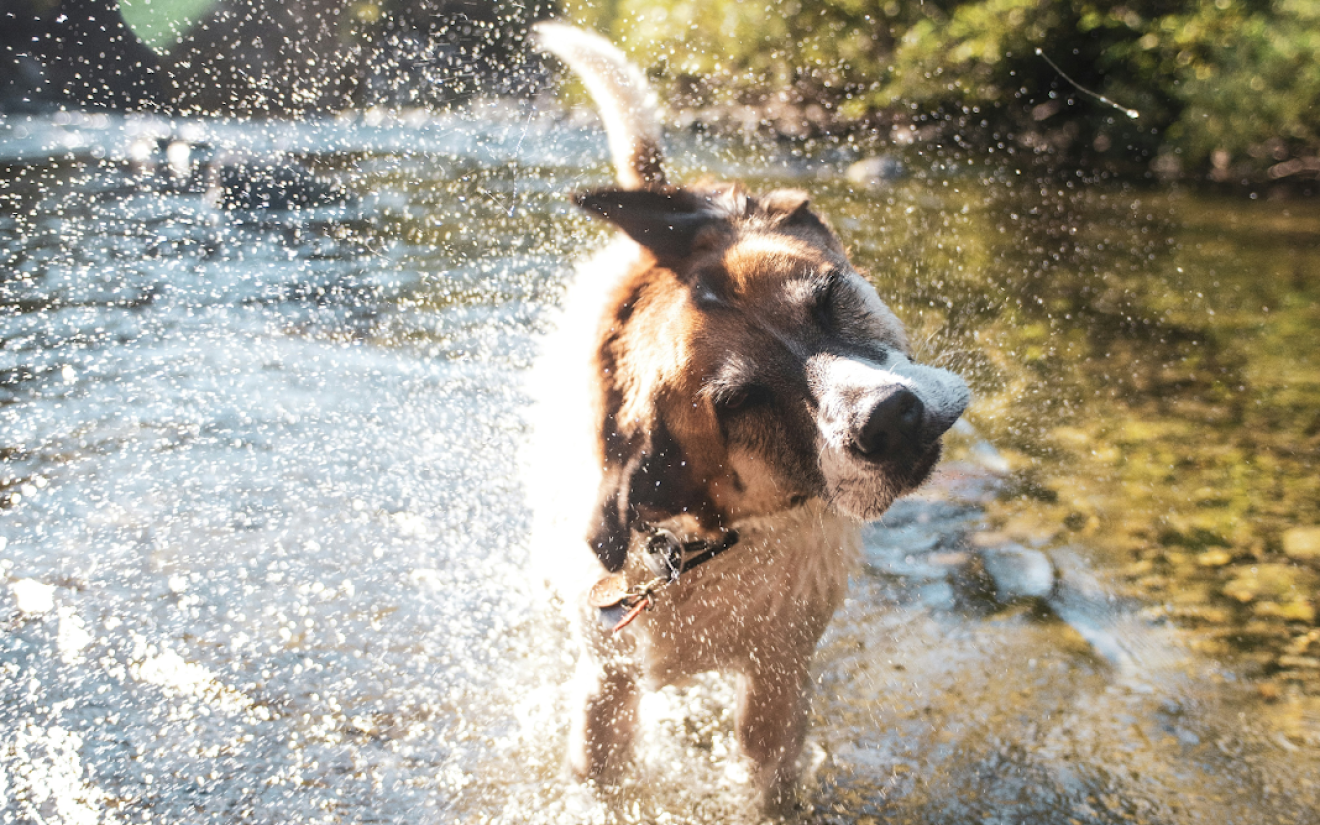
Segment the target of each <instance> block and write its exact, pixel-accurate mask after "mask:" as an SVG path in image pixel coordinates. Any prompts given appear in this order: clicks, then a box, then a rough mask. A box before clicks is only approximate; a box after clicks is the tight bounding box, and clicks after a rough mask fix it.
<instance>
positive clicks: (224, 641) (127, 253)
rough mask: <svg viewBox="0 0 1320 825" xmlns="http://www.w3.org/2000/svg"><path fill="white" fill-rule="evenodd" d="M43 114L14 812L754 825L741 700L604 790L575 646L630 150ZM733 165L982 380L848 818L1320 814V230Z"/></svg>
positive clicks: (768, 160) (4, 247)
mask: <svg viewBox="0 0 1320 825" xmlns="http://www.w3.org/2000/svg"><path fill="white" fill-rule="evenodd" d="M0 134H3V139H2V140H0V164H2V168H0V175H3V178H2V179H0V584H3V587H0V727H2V728H3V730H5V731H6V736H5V737H4V738H3V740H2V741H0V806H2V807H3V810H4V812H5V818H6V821H8V820H10V819H13V820H15V821H34V822H35V821H42V822H145V821H149V820H152V821H189V822H225V823H230V822H289V821H298V822H349V821H351V822H400V821H411V822H457V821H465V822H466V821H491V822H510V823H512V822H593V821H600V822H608V821H624V822H718V821H739V820H747V819H749V818H750V817H749V815H748V814H747V812H746V810H745V807H744V802H745V799H744V796H743V792H742V787H743V786H742V784H741V777H740V775H739V766H738V763H737V762H736V760H734V759H732V758H731V754H732V752H733V751H734V744H733V739H732V736H731V732H730V724H731V712H732V711H731V697H732V691H731V689H730V687H729V685H727V684H725V683H724V682H722V681H721V680H718V679H714V678H709V679H702V680H699V681H698V682H697V683H696V684H695V685H693V686H691V687H688V688H685V689H683V690H666V691H664V692H662V693H660V694H657V695H655V696H652V697H649V698H648V699H647V700H646V702H645V703H644V705H643V713H644V716H645V728H646V738H645V746H644V747H643V748H642V754H641V757H640V763H641V764H640V765H639V766H638V770H637V771H636V774H635V776H634V777H633V778H632V779H631V780H630V782H631V784H630V785H629V786H628V787H626V788H625V789H623V790H622V791H621V792H620V793H619V794H618V796H617V797H616V798H613V799H610V800H605V801H600V800H597V799H595V798H594V797H593V796H592V795H591V794H590V793H588V792H586V791H584V790H582V789H580V788H575V787H573V786H571V785H569V784H568V783H567V782H565V781H564V778H563V775H562V773H561V770H560V765H559V753H560V751H561V749H562V745H563V740H564V737H565V726H564V721H563V720H564V719H565V718H566V708H565V701H566V700H565V694H564V689H563V686H564V683H565V682H566V680H567V679H568V676H569V673H570V670H571V664H572V662H571V659H572V655H571V651H569V650H567V649H566V643H567V635H566V631H565V629H564V628H563V627H562V626H561V625H560V624H559V623H558V622H557V620H556V619H554V618H552V613H551V611H548V610H546V609H545V608H544V607H542V606H541V604H540V597H539V594H538V590H537V587H536V586H535V583H534V582H531V581H529V580H528V579H527V576H526V574H525V573H524V572H523V571H524V558H525V554H526V548H525V546H524V542H525V532H526V526H527V514H526V512H525V510H524V508H523V505H522V503H521V492H520V491H519V490H518V489H517V487H516V485H515V483H514V482H513V481H512V479H513V477H514V464H515V460H516V454H517V450H518V448H519V446H520V444H521V442H522V440H523V438H524V437H525V431H524V428H523V423H522V420H521V418H520V416H521V413H522V407H523V403H524V402H523V398H522V396H521V394H520V389H519V386H520V382H521V376H522V374H523V372H524V371H525V370H526V369H527V367H528V365H529V364H530V361H531V357H532V354H533V353H534V351H535V340H536V333H537V331H538V329H539V324H540V317H541V312H542V310H543V308H544V307H547V306H550V305H552V304H554V302H555V301H557V300H558V296H559V295H560V293H561V290H562V286H563V282H564V279H565V278H566V277H567V276H566V269H565V262H566V261H568V260H570V259H571V258H573V257H574V256H576V255H578V254H580V253H581V251H582V250H583V249H584V248H588V247H590V246H591V245H592V244H593V243H595V242H596V241H597V239H599V238H601V237H603V235H602V234H601V232H600V230H599V228H597V227H595V226H591V225H589V224H588V222H587V221H586V220H585V219H583V218H581V217H578V216H576V215H573V214H572V213H571V211H570V209H569V207H568V205H567V202H566V200H565V199H563V198H562V196H561V193H563V192H565V191H568V190H571V189H573V188H576V187H581V186H585V185H589V184H591V183H594V182H599V181H602V180H605V179H606V177H607V175H608V172H607V169H606V164H605V162H604V154H605V153H604V146H603V142H602V141H601V140H600V139H599V137H598V136H594V135H593V136H590V137H584V135H583V132H582V131H581V130H578V129H576V128H570V127H569V126H566V125H565V124H563V123H562V122H559V121H556V120H554V119H553V118H549V117H544V116H536V115H533V116H532V117H528V114H527V112H524V111H517V110H514V109H510V108H494V109H489V110H478V112H477V113H476V114H475V115H472V116H467V115H449V116H443V117H433V116H423V115H408V114H402V115H389V116H383V115H380V114H379V113H375V112H373V113H367V114H364V115H361V116H358V117H354V118H345V119H342V120H338V121H321V122H309V123H302V124H283V123H276V122H264V123H246V124H245V123H237V122H236V123H223V122H214V123H208V122H197V121H178V122H171V121H164V120H154V119H151V118H127V119H126V118H120V117H113V116H107V115H88V116H80V115H67V114H59V115H51V116H32V117H26V116H24V117H11V118H8V119H6V120H3V121H0ZM688 148H689V149H690V152H688V153H686V154H683V155H681V157H684V158H685V159H687V162H688V163H689V168H688V169H687V170H685V171H686V172H687V173H688V174H690V175H695V174H699V173H702V172H710V173H713V174H720V173H723V172H727V171H728V170H736V171H737V173H738V174H741V175H749V176H751V177H752V178H754V179H756V180H759V181H761V182H765V181H770V180H774V181H775V182H783V181H786V180H787V181H791V182H795V183H797V184H798V185H806V186H809V187H810V188H812V189H813V190H814V191H816V192H817V193H818V196H817V202H818V204H819V205H820V207H821V209H822V211H823V212H824V213H825V214H827V215H830V216H831V217H832V218H833V220H834V222H835V224H836V226H837V227H838V228H839V230H840V232H841V234H842V235H843V236H844V238H845V240H846V241H847V242H848V243H849V244H850V246H851V247H852V249H853V253H854V256H855V258H856V259H857V261H858V262H859V263H860V264H861V265H863V266H865V267H866V268H867V269H868V270H869V271H870V272H871V274H872V276H873V277H874V279H875V280H876V282H877V284H878V286H879V287H880V289H881V292H882V294H884V295H886V296H888V297H889V298H890V299H891V303H892V305H893V306H894V308H895V309H896V311H897V312H898V313H899V315H900V316H902V317H903V318H904V320H905V321H906V322H907V323H908V324H909V326H910V327H911V329H912V330H913V332H914V338H915V339H916V341H917V346H918V348H919V350H920V351H921V354H922V356H923V357H925V358H928V359H930V360H934V361H936V362H938V363H941V364H943V365H946V366H950V367H952V368H955V369H957V370H959V371H960V372H962V373H964V374H965V375H967V376H968V377H969V380H970V381H971V383H972V384H973V385H974V387H975V389H976V391H977V396H978V398H977V401H976V404H975V406H974V408H973V410H972V412H971V414H970V416H969V419H970V423H969V424H968V425H965V426H963V427H961V428H960V430H959V431H958V432H957V433H956V434H955V435H954V437H953V439H952V444H951V449H950V460H949V461H948V462H947V464H946V466H945V468H944V470H943V471H942V472H941V474H940V475H939V477H938V478H937V479H936V480H935V481H934V482H932V483H931V484H930V485H929V486H928V487H927V488H926V490H925V491H924V492H923V494H922V495H921V496H919V497H917V498H914V499H912V500H909V501H906V502H902V503H900V504H899V505H897V506H896V507H895V508H894V509H893V510H891V511H890V513H889V514H887V515H886V517H885V519H884V520H882V522H880V523H879V524H877V525H875V526H874V527H872V528H869V530H868V533H867V538H866V541H867V545H866V560H865V564H864V567H863V569H862V570H860V571H859V572H858V574H857V575H856V576H855V577H854V581H853V590H852V594H851V596H850V598H849V600H848V602H847V604H846V606H845V607H844V609H843V610H842V611H841V613H840V615H839V616H838V617H837V618H836V621H835V622H834V624H833V625H832V628H831V630H830V632H829V634H828V636H827V638H826V640H825V642H824V643H823V645H822V648H821V651H820V654H819V656H818V659H817V666H816V671H817V682H818V686H817V693H816V700H815V705H814V717H815V718H814V723H813V734H812V740H811V745H810V747H809V756H808V762H809V764H808V765H807V768H808V771H807V773H808V779H807V782H806V791H805V794H806V800H807V802H808V805H809V810H808V811H807V812H806V813H804V815H803V820H804V821H809V822H821V823H832V822H873V821H874V822H879V821H888V822H949V823H954V822H957V823H962V822H968V821H980V822H1006V823H1007V822H1019V821H1031V822H1059V823H1072V822H1081V823H1105V822H1120V821H1121V822H1151V823H1182V822H1196V821H1214V822H1243V823H1248V822H1250V823H1255V822H1269V821H1280V822H1317V821H1320V819H1317V815H1316V814H1315V812H1314V809H1313V804H1314V803H1313V800H1314V799H1315V798H1316V795H1317V792H1318V790H1320V789H1317V788H1316V783H1317V780H1316V777H1317V776H1320V770H1317V768H1320V765H1318V764H1317V763H1318V762H1320V758H1318V757H1320V681H1318V680H1320V632H1318V631H1317V630H1316V619H1315V599H1316V589H1315V588H1316V578H1317V573H1316V564H1317V561H1316V559H1317V556H1320V548H1318V547H1317V545H1320V535H1317V534H1316V533H1314V531H1313V530H1312V528H1313V527H1314V525H1316V524H1318V523H1320V513H1318V512H1317V509H1316V508H1317V507H1320V504H1317V502H1318V501H1320V496H1317V495H1316V493H1317V490H1316V483H1317V482H1316V480H1315V476H1314V473H1313V472H1311V469H1310V468H1311V467H1312V466H1313V463H1314V458H1315V455H1314V454H1315V451H1316V449H1317V447H1318V446H1320V442H1317V418H1316V413H1315V410H1316V409H1320V404H1317V403H1316V402H1317V401H1320V399H1318V398H1317V397H1316V396H1317V394H1318V393H1317V388H1318V386H1320V385H1318V384H1317V379H1316V375H1318V374H1320V372H1317V371H1316V369H1315V366H1316V365H1315V364H1314V363H1312V359H1313V358H1314V355H1313V349H1314V348H1313V346H1312V345H1311V343H1312V342H1311V337H1312V336H1313V332H1314V329H1315V328H1316V326H1317V321H1320V318H1318V317H1317V313H1318V312H1320V310H1318V309H1317V302H1316V298H1317V296H1316V290H1317V288H1318V287H1317V286H1316V283H1317V282H1316V277H1315V273H1316V271H1317V267H1316V264H1317V255H1318V252H1317V241H1316V238H1317V237H1320V212H1318V211H1317V210H1316V209H1315V207H1314V206H1312V205H1310V204H1296V203H1294V204H1276V203H1260V202H1255V203H1251V202H1247V203H1225V202H1219V201H1215V200H1213V199H1206V198H1202V197H1198V196H1195V195H1193V194H1189V193H1176V192H1175V193H1164V192H1144V191H1135V190H1130V189H1122V188H1119V187H1107V188H1106V187H1097V186H1083V185H1081V184H1080V183H1078V182H1072V183H1071V184H1070V183H1069V182H1068V181H1065V180H1061V179H1049V180H1045V181H1035V180H1032V181H1025V180H1024V179H1019V178H1018V177H1016V176H1014V175H1012V174H1011V173H1006V172H1004V171H1003V170H998V171H996V170H987V171H986V172H985V173H983V174H977V175H972V174H970V173H968V172H967V170H966V169H963V170H952V169H948V168H940V167H939V166H938V164H937V165H936V166H935V167H933V168H932V167H930V166H929V164H927V165H926V166H923V165H921V159H920V158H910V159H908V161H907V163H906V167H907V168H911V169H914V170H916V171H915V172H914V173H913V175H912V176H911V177H910V178H908V179H906V180H902V181H894V182H891V183H889V184H888V185H887V188H884V189H879V190H862V189H857V190H853V189H850V188H849V186H848V184H847V183H846V181H845V180H844V178H843V175H842V170H843V169H844V168H845V167H846V165H847V162H849V161H850V160H851V159H852V158H850V157H849V156H848V153H847V152H844V151H839V150H831V151H830V153H829V154H823V155H820V156H806V157H803V156H798V155H795V154H794V153H792V152H787V153H784V154H782V155H777V156H770V157H767V156H763V155H759V154H757V153H747V152H746V151H744V150H734V149H730V148H729V147H726V146H722V145H718V144H710V145H706V144H700V143H696V144H693V145H691V146H690V147H688ZM226 169H228V170H231V172H229V173H227V172H226V171H225V170H226ZM272 169H273V170H276V171H274V172H268V171H267V170H272ZM233 170H238V171H237V172H236V173H235V172H233ZM233 174H238V175H239V176H240V177H241V178H244V179H245V180H246V181H248V183H250V184H253V185H245V186H238V187H237V190H236V191H237V195H235V193H234V192H229V191H228V190H233V189H235V184H234V183H233V181H232V178H233ZM263 176H264V177H263ZM227 181H229V182H228V183H227ZM270 186H273V187H275V190H278V191H275V190H272V189H270V188H269V187H270ZM304 186H305V187H306V189H305V190H301V191H303V192H305V194H306V195H307V196H306V197H302V196H298V195H297V193H296V192H295V193H294V196H291V197H284V195H285V194H288V193H289V190H290V189H291V188H294V189H297V188H298V187H304ZM263 187H267V188H263ZM227 192H228V194H227ZM262 192H265V193H267V194H266V195H262V194H260V193H262ZM272 192H274V194H277V195H279V197H275V198H273V199H272V198H271V197H270V196H269V195H270V194H271V193H272ZM244 193H246V194H244ZM253 193H257V195H256V196H255V198H254V196H253ZM244 198H246V200H245V199H244ZM277 207H290V208H287V209H286V208H277ZM547 483H552V480H548V481H547ZM1308 531H1310V532H1308Z"/></svg>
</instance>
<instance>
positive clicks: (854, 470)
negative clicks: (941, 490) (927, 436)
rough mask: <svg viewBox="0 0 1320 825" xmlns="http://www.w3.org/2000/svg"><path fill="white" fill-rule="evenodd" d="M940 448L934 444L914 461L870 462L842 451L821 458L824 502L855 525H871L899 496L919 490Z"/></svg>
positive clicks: (938, 455) (936, 443) (941, 448)
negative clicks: (824, 492) (854, 520)
mask: <svg viewBox="0 0 1320 825" xmlns="http://www.w3.org/2000/svg"><path fill="white" fill-rule="evenodd" d="M942 452H943V447H942V446H941V444H940V442H939V441H936V442H935V443H934V444H932V445H931V446H930V447H928V448H926V450H925V451H924V452H922V453H921V454H920V455H918V456H916V457H915V458H914V459H911V460H906V461H869V460H866V459H864V458H861V457H859V456H855V455H851V454H846V453H844V452H843V451H835V450H830V451H828V452H827V453H826V454H824V455H822V461H821V469H822V470H823V471H824V475H825V487H826V496H825V498H826V500H827V501H828V502H829V504H830V506H831V507H832V508H833V509H834V510H836V511H838V512H839V513H841V514H843V515H845V516H848V517H850V518H854V519H857V520H858V521H874V520H876V519H878V518H880V516H882V515H884V513H885V511H886V510H888V509H889V507H890V505H891V504H893V503H894V501H895V500H896V499H897V498H898V497H899V496H902V495H905V494H907V493H910V492H912V491H913V490H915V489H917V488H918V487H920V486H921V485H922V484H923V483H924V482H925V481H926V479H928V478H930V474H931V472H932V471H933V470H934V469H935V465H936V464H937V463H939V460H940V455H941V453H942Z"/></svg>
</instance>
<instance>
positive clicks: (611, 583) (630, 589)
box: [587, 524, 738, 633]
mask: <svg viewBox="0 0 1320 825" xmlns="http://www.w3.org/2000/svg"><path fill="white" fill-rule="evenodd" d="M634 530H635V531H636V532H637V533H638V534H640V535H641V537H642V546H643V547H644V548H645V549H646V555H645V556H644V557H643V561H644V562H645V563H646V566H647V568H648V569H649V570H650V572H651V574H652V578H651V580H650V581H647V582H645V583H643V584H637V585H632V586H629V585H628V579H627V576H626V575H625V574H624V573H623V572H622V571H620V572H618V573H610V574H609V575H607V576H604V577H603V578H601V579H600V581H598V582H596V583H595V584H594V585H592V587H591V591H590V592H589V593H588V595H587V603H588V604H590V605H591V606H592V607H594V608H596V609H597V610H599V611H600V612H601V619H602V620H605V621H607V622H610V621H613V622H614V627H613V632H615V633H618V632H619V631H620V630H623V629H624V628H625V627H627V626H628V624H629V623H631V622H632V620H633V619H635V618H637V616H638V615H639V614H641V612H642V611H643V610H646V609H649V608H650V607H651V606H652V605H653V604H654V603H655V594H656V593H657V592H659V591H660V590H661V589H663V588H665V587H668V586H669V585H671V584H673V583H674V582H676V581H678V578H679V576H682V575H683V574H684V573H686V572H688V571H689V570H692V569H693V568H695V567H699V566H700V565H703V564H705V563H706V562H708V561H710V560H711V559H713V558H715V557H716V556H718V555H720V554H721V553H723V552H725V551H726V550H729V549H731V548H733V547H734V546H735V545H736V544H737V543H738V533H737V531H736V530H727V531H725V533H724V537H723V539H722V540H720V541H709V540H707V539H690V540H688V541H684V540H683V539H681V538H679V537H678V535H677V534H675V533H674V532H673V531H672V530H667V529H665V528H664V527H660V526H658V525H655V524H642V525H640V526H638V527H636V528H634Z"/></svg>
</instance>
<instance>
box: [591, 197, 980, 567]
mask: <svg viewBox="0 0 1320 825" xmlns="http://www.w3.org/2000/svg"><path fill="white" fill-rule="evenodd" d="M577 201H578V204H579V205H580V206H582V207H583V208H584V209H586V210H587V211H589V212H593V213H596V214H598V215H600V216H602V217H604V218H605V219H607V220H609V221H610V222H611V223H613V224H615V225H616V226H618V227H619V228H620V229H622V230H623V231H624V232H625V233H626V234H628V235H629V236H630V237H632V238H633V239H634V240H635V241H637V242H638V243H639V244H640V245H641V246H642V247H643V249H644V250H645V254H643V255H642V259H641V262H640V263H639V264H638V265H637V266H636V267H635V268H634V270H633V271H632V272H631V273H629V275H628V277H626V278H625V279H624V280H623V281H622V282H621V283H620V284H619V286H618V289H617V292H616V294H615V295H614V296H613V298H612V300H611V302H610V305H609V306H610V308H609V312H608V313H607V315H606V317H605V318H604V319H603V321H602V327H601V330H600V336H599V351H598V358H599V364H598V367H599V370H600V375H601V376H602V380H601V386H600V393H599V397H598V399H597V402H598V408H599V409H598V411H599V415H600V425H601V433H602V439H601V444H600V448H601V460H602V463H603V466H604V471H605V472H604V481H603V483H602V487H601V491H600V499H599V503H598V505H597V510H596V513H595V515H594V517H593V521H592V524H591V527H590V531H589V535H588V540H589V541H590V542H591V543H592V545H593V547H594V548H595V550H596V553H597V555H598V556H599V557H600V559H601V561H602V562H603V563H604V564H605V566H606V567H607V568H609V569H611V570H613V569H618V568H619V567H620V566H622V564H623V560H624V556H625V554H626V552H627V547H628V541H629V537H630V530H631V529H632V528H633V527H634V526H636V525H637V524H638V523H640V522H656V521H662V520H665V519H668V518H672V517H674V516H678V515H681V514H687V515H689V516H691V517H693V519H695V522H696V523H697V524H698V525H700V528H701V529H705V530H711V531H717V530H720V529H722V528H726V527H728V526H730V525H732V524H733V523H735V522H737V521H739V520H741V519H744V518H748V517H754V516H762V515H768V514H771V513H774V512H778V511H780V510H784V509H787V508H789V507H793V506H795V505H797V504H799V503H802V502H804V501H806V500H808V499H811V498H820V499H822V500H824V501H825V502H826V503H827V504H828V505H829V506H830V507H832V508H834V509H835V510H837V511H838V512H840V513H843V514H845V515H848V516H851V517H854V518H857V519H873V518H876V517H878V516H879V515H880V514H881V513H883V512H884V511H885V509H886V508H888V507H889V505H890V504H891V503H892V502H893V501H894V499H895V498H896V497H898V496H899V495H901V494H903V493H905V492H908V491H910V490H912V489H913V488H915V487H916V486H917V485H919V484H921V482H922V481H924V480H925V479H926V477H927V476H928V475H929V473H930V471H931V469H932V468H933V467H934V466H935V463H936V461H937V460H938V459H939V455H940V436H941V435H942V434H943V433H944V432H945V430H947V429H948V428H949V427H950V426H951V425H952V424H953V423H954V421H956V420H957V418H958V416H959V415H961V414H962V411H963V409H964V408H965V407H966V406H967V403H968V400H969V393H968V390H967V386H966V384H964V383H963V381H962V380H961V379H960V378H958V377H957V376H956V375H954V374H952V373H950V372H947V371H945V370H942V369H935V368H933V367H927V366H922V365H919V364H915V363H913V362H912V360H911V359H910V357H909V350H908V343H907V338H906V336H905V335H904V332H903V327H902V325H901V324H900V323H899V321H898V319H897V318H896V317H895V316H894V314H893V313H892V312H890V310H889V309H888V307H886V306H885V304H884V303H883V302H882V301H881V300H880V298H879V296H878V295H877V294H876V292H875V289H874V288H873V287H872V286H871V284H870V283H868V282H867V280H866V279H865V278H863V277H862V276H860V275H859V274H858V273H857V272H856V271H855V270H854V269H853V268H852V266H851V265H850V264H849V262H848V259H847V256H846V255H845V254H844V250H843V247H842V245H841V244H840V242H839V240H838V238H837V237H835V235H834V233H833V232H832V231H831V230H830V228H829V227H828V226H827V225H826V224H825V222H824V221H823V220H821V218H820V217H819V216H817V215H816V214H815V212H813V211H812V210H811V208H810V205H809V203H808V199H807V195H806V194H805V193H803V192H800V191H796V190H780V191H775V192H771V193H770V194H768V195H766V196H764V197H760V198H753V197H751V196H749V195H747V194H746V193H745V192H743V191H742V190H741V189H740V188H738V187H736V186H733V187H724V188H716V189H712V190H709V191H703V192H697V191H691V190H672V191H665V192H658V191H647V190H623V191H600V192H593V193H589V194H586V195H582V196H579V197H578V199H577Z"/></svg>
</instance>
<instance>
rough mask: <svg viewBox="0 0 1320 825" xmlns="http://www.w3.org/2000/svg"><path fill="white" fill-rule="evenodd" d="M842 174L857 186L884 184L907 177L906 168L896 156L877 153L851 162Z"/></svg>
mask: <svg viewBox="0 0 1320 825" xmlns="http://www.w3.org/2000/svg"><path fill="white" fill-rule="evenodd" d="M844 176H845V177H846V178H848V180H850V181H852V182H853V183H855V184H857V185H858V186H884V185H885V184H888V183H893V182H894V181H896V180H901V179H902V178H905V177H907V169H906V168H905V167H904V166H903V162H902V161H900V160H899V159H897V158H892V157H889V156H888V155H878V156H876V157H871V158H863V159H862V160H859V161H857V162H856V163H854V164H852V165H851V166H849V167H848V171H847V172H845V173H844Z"/></svg>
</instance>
